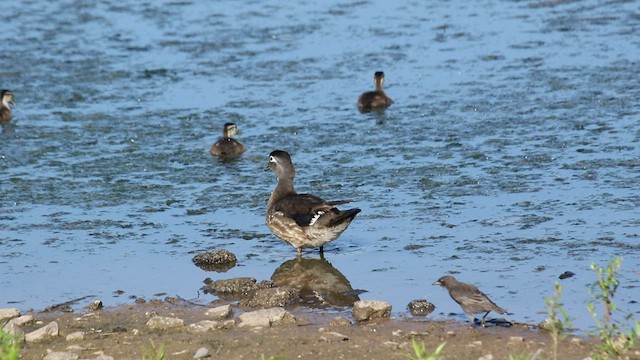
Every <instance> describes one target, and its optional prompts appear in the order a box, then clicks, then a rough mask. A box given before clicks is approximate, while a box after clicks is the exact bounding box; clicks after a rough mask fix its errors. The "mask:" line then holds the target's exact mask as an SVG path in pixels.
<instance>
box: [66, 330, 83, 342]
mask: <svg viewBox="0 0 640 360" xmlns="http://www.w3.org/2000/svg"><path fill="white" fill-rule="evenodd" d="M82 340H84V332H82V331H76V332H72V333H71V334H69V335H67V341H82Z"/></svg>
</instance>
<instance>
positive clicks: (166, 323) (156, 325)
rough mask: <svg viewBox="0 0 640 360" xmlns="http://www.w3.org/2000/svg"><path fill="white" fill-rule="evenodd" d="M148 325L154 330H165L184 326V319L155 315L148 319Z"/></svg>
mask: <svg viewBox="0 0 640 360" xmlns="http://www.w3.org/2000/svg"><path fill="white" fill-rule="evenodd" d="M147 326H148V327H149V328H151V329H154V330H164V329H169V328H176V327H182V326H184V320H182V319H178V318H171V317H165V316H154V317H152V318H151V319H149V321H147Z"/></svg>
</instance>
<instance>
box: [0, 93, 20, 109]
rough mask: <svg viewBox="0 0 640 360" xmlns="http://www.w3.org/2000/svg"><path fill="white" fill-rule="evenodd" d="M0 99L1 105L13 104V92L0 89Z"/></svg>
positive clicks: (14, 103) (14, 101) (14, 102)
mask: <svg viewBox="0 0 640 360" xmlns="http://www.w3.org/2000/svg"><path fill="white" fill-rule="evenodd" d="M0 99H2V100H1V101H2V105H4V106H5V107H9V104H11V105H13V106H15V105H16V100H15V99H14V98H13V93H12V92H11V90H2V91H0Z"/></svg>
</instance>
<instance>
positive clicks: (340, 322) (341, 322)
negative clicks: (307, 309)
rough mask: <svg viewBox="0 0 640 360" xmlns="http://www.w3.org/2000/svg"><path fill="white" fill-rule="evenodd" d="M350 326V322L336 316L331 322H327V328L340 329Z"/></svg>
mask: <svg viewBox="0 0 640 360" xmlns="http://www.w3.org/2000/svg"><path fill="white" fill-rule="evenodd" d="M350 325H351V321H349V320H348V319H345V318H343V317H342V316H338V317H336V318H333V319H331V321H329V326H331V327H342V326H350Z"/></svg>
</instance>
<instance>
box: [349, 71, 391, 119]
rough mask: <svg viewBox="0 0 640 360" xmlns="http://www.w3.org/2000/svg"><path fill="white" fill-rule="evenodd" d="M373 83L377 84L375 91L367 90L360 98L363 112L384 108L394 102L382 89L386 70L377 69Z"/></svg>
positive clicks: (359, 106) (359, 102)
mask: <svg viewBox="0 0 640 360" xmlns="http://www.w3.org/2000/svg"><path fill="white" fill-rule="evenodd" d="M373 83H374V84H375V86H376V89H375V90H374V91H367V92H366V93H364V94H362V95H360V98H358V109H360V111H362V112H366V111H371V110H383V109H386V108H387V107H389V105H391V103H393V99H391V98H390V97H388V96H387V94H386V93H385V92H384V90H383V89H382V84H384V72H382V71H377V72H376V73H375V74H374V75H373Z"/></svg>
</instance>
